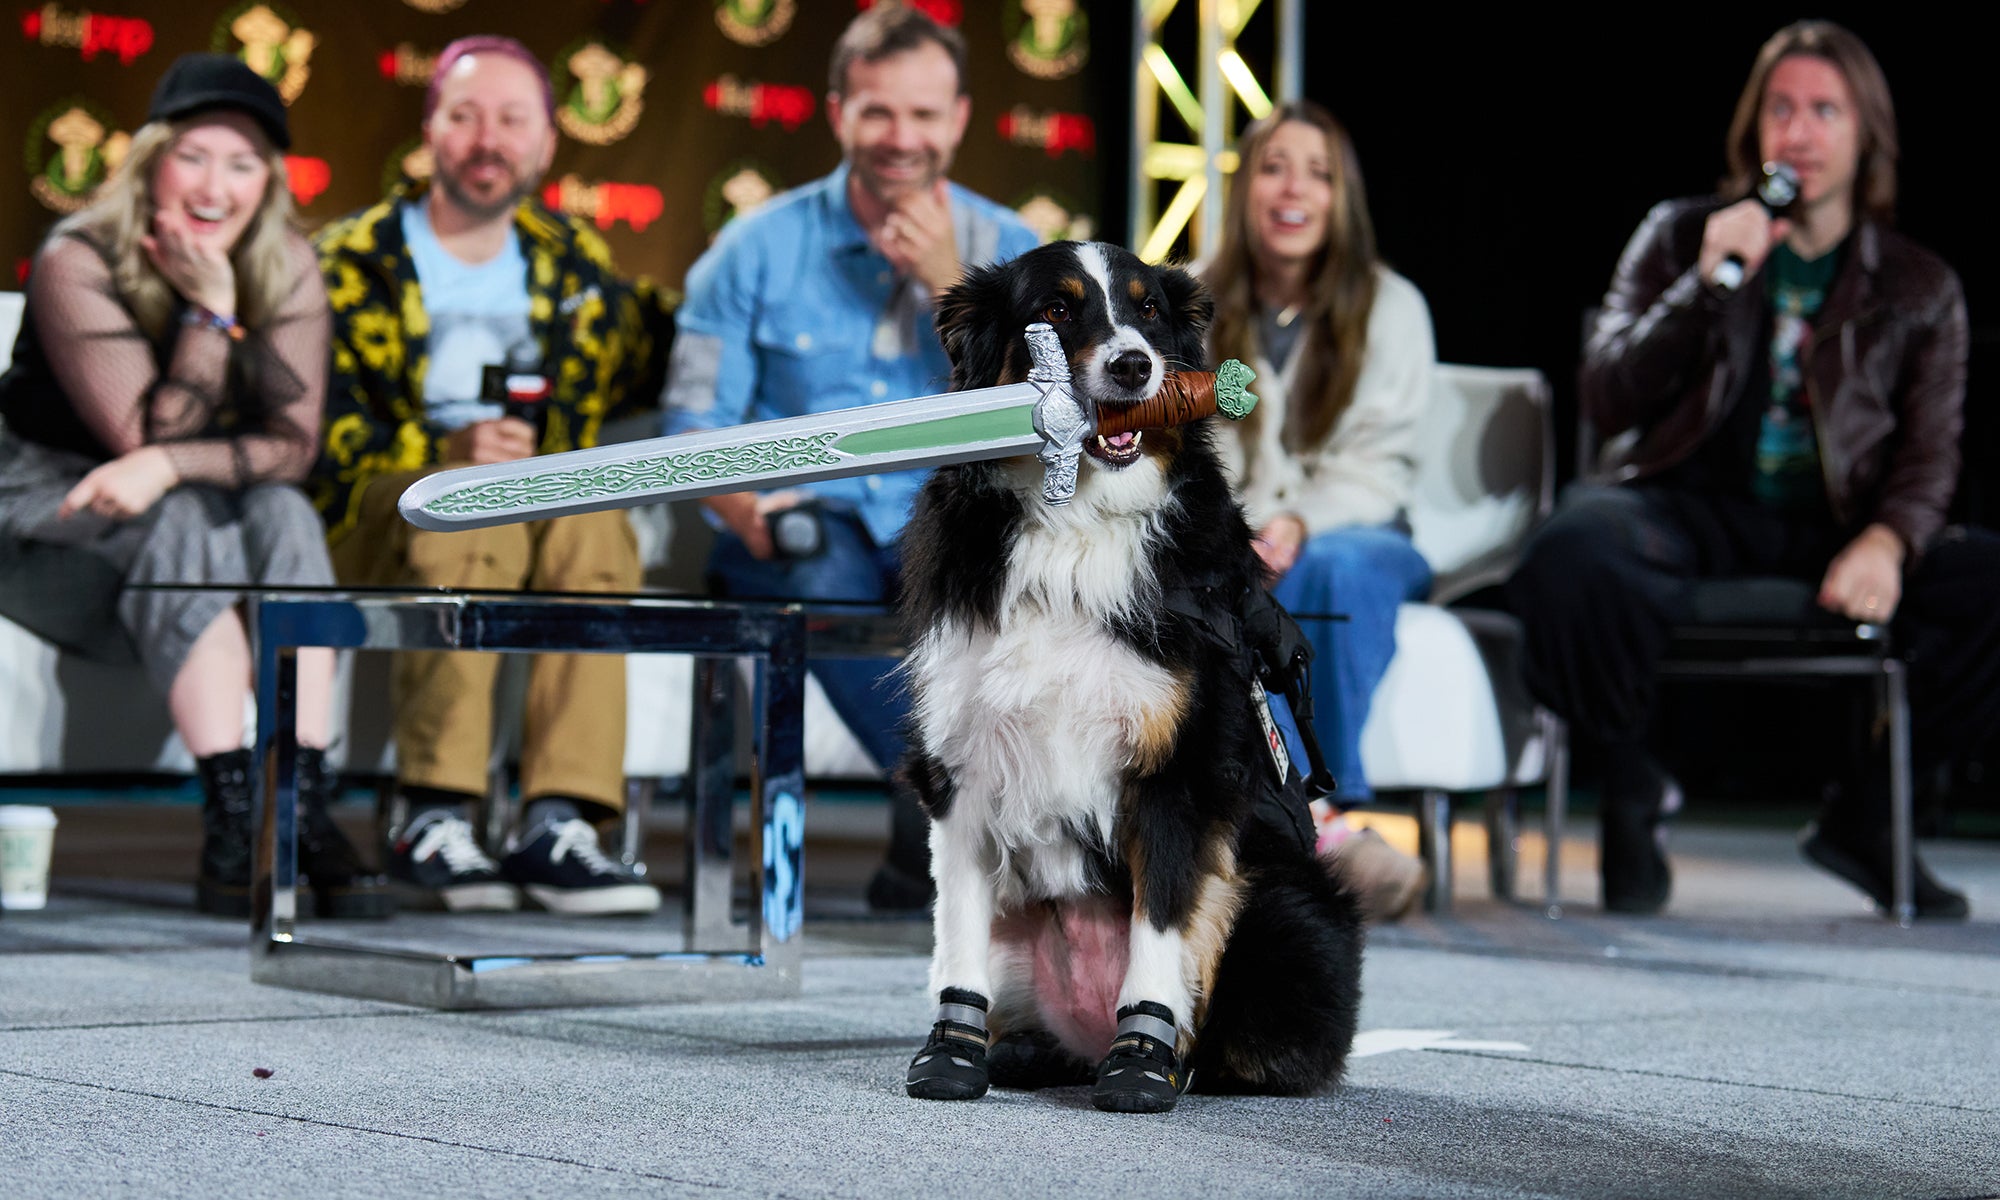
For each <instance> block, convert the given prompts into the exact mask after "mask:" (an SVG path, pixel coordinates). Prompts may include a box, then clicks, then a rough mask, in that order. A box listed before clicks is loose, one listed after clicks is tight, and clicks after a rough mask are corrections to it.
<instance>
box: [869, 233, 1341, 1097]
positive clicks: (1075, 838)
mask: <svg viewBox="0 0 2000 1200" xmlns="http://www.w3.org/2000/svg"><path fill="white" fill-rule="evenodd" d="M1212 309H1213V306H1212V303H1211V302H1210V300H1209V299H1208V296H1207V294H1206V292H1205V291H1204V290H1203V289H1202V287H1201V285H1200V283H1199V282H1198V281H1196V280H1195V279H1194V278H1193V277H1192V276H1190V275H1188V274H1186V273H1185V272H1183V271H1180V270H1175V269H1156V268H1154V267H1151V266H1148V265H1147V264H1145V263H1143V262H1141V261H1140V260H1139V259H1138V258H1137V257H1135V256H1133V255H1132V254H1130V253H1128V252H1126V251H1124V250H1122V249H1119V248H1117V247H1113V246H1108V245H1102V244H1097V243H1074V242H1065V243H1058V244H1054V245H1050V246H1045V247H1042V248H1040V249H1037V250H1034V251H1031V252H1029V253H1027V254H1024V255H1022V256H1020V257H1019V258H1017V259H1014V260H1013V261H1011V262H1009V263H1006V264H1004V265H1001V266H997V267H987V268H980V269H976V270H974V271H972V272H970V273H969V274H968V275H967V276H966V277H965V278H964V279H963V280H962V281H961V282H960V283H959V284H957V285H956V286H955V287H953V288H951V289H950V290H949V291H947V292H946V293H945V294H944V295H942V296H941V297H940V298H939V302H938V308H937V312H938V317H937V320H938V330H939V333H940V335H941V336H942V338H943V340H944V344H945V347H946V349H947V351H948V352H949V353H950V356H951V361H952V364H953V371H952V387H953V390H963V389H966V388H976V387H988V386H993V385H996V384H1001V383H1011V382H1016V381H1018V380H1021V379H1023V378H1025V377H1026V375H1027V371H1028V367H1029V358H1028V352H1027V347H1026V340H1025V336H1024V330H1025V327H1026V326H1027V325H1028V324H1030V323H1032V322H1038V321H1040V322H1047V323H1048V324H1049V325H1051V326H1053V327H1054V328H1055V330H1056V332H1057V334H1058V336H1059V338H1060V340H1061V343H1062V347H1063V351H1064V354H1065V356H1066V357H1067V359H1068V362H1069V367H1070V372H1071V376H1072V386H1073V388H1074V389H1075V394H1076V395H1077V397H1078V398H1079V399H1080V400H1082V401H1084V402H1086V403H1087V404H1094V405H1095V406H1096V407H1097V409H1098V410H1099V411H1100V412H1108V411H1111V410H1114V409H1117V408H1119V407H1120V406H1126V405H1130V404H1133V403H1135V402H1137V401H1140V400H1142V399H1144V398H1146V397H1148V396H1151V395H1152V394H1153V393H1154V392H1155V391H1156V390H1158V389H1159V387H1160V385H1161V382H1162V379H1163V378H1164V376H1165V373H1166V372H1168V371H1170V370H1185V369H1197V368H1199V366H1200V365H1201V363H1202V361H1203V357H1204V352H1203V348H1202V335H1203V330H1204V329H1205V327H1206V325H1207V322H1208V319H1209V317H1210V315H1211V313H1212ZM1042 471H1043V468H1042V466H1041V464H1040V463H1039V462H1038V461H1037V460H1036V459H1034V458H1017V459H1003V460H995V461H987V462H976V463H967V464H964V465H960V466H953V467H945V468H941V469H939V470H938V471H937V472H935V473H934V474H933V476H932V477H931V479H930V481H929V482H928V483H927V484H926V486H925V488H924V489H923V491H922V493H921V495H920V497H919V500H918V502H917V508H916V511H915V513H914V514H913V515H912V518H911V521H910V523H909V525H908V528H907V529H906V531H905V533H904V538H903V557H904V584H903V596H902V602H901V603H902V613H903V620H904V623H905V625H906V627H907V628H906V632H907V635H908V637H909V639H910V646H911V652H910V656H909V659H908V661H907V663H906V664H905V669H906V671H907V684H908V686H909V687H910V688H911V690H912V695H913V701H914V704H913V715H912V726H913V729H912V737H911V743H910V746H911V748H910V752H909V755H908V757H907V758H906V760H905V762H904V764H903V766H902V777H903V779H904V781H905V782H906V783H907V785H908V786H910V787H912V788H914V789H915V790H916V792H917V795H918V796H919V798H920V799H921V801H922V803H923V805H924V807H925V809H926V811H927V812H928V813H929V815H930V817H931V821H932V825H931V850H932V862H933V866H932V870H933V873H934V874H935V876H936V879H937V885H938V896H937V907H936V912H935V935H936V943H935V946H936V948H935V951H934V954H933V958H932V963H931V986H932V989H933V990H934V992H935V993H936V994H937V996H938V1000H939V1008H938V1014H937V1021H936V1024H935V1025H934V1026H933V1027H932V1030H931V1036H930V1039H929V1041H928V1042H927V1043H926V1044H925V1046H924V1048H923V1049H922V1051H921V1052H919V1053H918V1054H917V1056H916V1058H915V1059H914V1060H913V1061H912V1063H911V1065H910V1069H909V1074H908V1077H907V1088H908V1091H909V1094H910V1095H912V1096H917V1097H922V1098H925V1099H936V1100H957V1099H972V1098H974V1097H977V1096H981V1095H983V1094H985V1092H986V1090H987V1087H988V1085H989V1083H995V1084H999V1085H1001V1086H1043V1085H1050V1084H1056V1083H1088V1082H1090V1081H1091V1080H1092V1079H1094V1080H1095V1092H1094V1100H1095V1102H1096V1104H1097V1105H1098V1107H1100V1108H1104V1109H1109V1110H1114V1111H1125V1112H1161V1111H1165V1110H1167V1109H1169V1108H1172V1107H1173V1106H1174V1104H1175V1102H1176V1100H1177V1099H1178V1098H1179V1096H1180V1094H1181V1093H1182V1092H1183V1091H1184V1090H1186V1088H1187V1085H1188V1083H1189V1081H1190V1078H1191V1077H1194V1078H1198V1079H1199V1081H1200V1083H1201V1085H1202V1088H1203V1090H1205V1091H1206V1090H1211V1089H1213V1090H1219V1091H1220V1090H1227V1091H1257V1092H1271V1093H1304V1092H1310V1091H1313V1090H1316V1089H1319V1088H1321V1087H1324V1086H1326V1085H1328V1084H1330V1083H1332V1082H1333V1081H1334V1080H1336V1079H1337V1078H1338V1077H1339V1075H1340V1072H1341V1070H1342V1067H1343V1065H1344V1063H1345V1061H1346V1057H1347V1051H1348V1048H1349V1046H1350V1044H1351V1042H1352V1041H1353V1036H1354V1028H1355V1012H1356V1008H1357V1005H1358V1003H1359V998H1360V956H1361V941H1362V936H1361V922H1360V918H1359V916H1358V915H1357V912H1356V908H1355V904H1354V901H1353V899H1352V897H1351V896H1350V895H1349V894H1348V893H1347V892H1346V891H1345V890H1344V889H1343V888H1342V887H1341V886H1340V885H1339V884H1338V883H1337V882H1336V881H1335V880H1334V879H1332V878H1331V877H1329V875H1328V874H1327V873H1326V871H1325V869H1324V868H1323V867H1322V866H1321V865H1320V864H1319V863H1318V861H1317V860H1315V859H1314V857H1313V855H1312V852H1311V826H1310V820H1309V818H1308V816H1307V815H1306V809H1305V800H1304V795H1303V793H1302V792H1301V791H1300V790H1298V787H1297V784H1296V775H1293V776H1292V777H1291V779H1292V782H1291V784H1290V785H1289V786H1286V785H1285V784H1284V782H1283V780H1282V778H1281V772H1282V771H1283V767H1282V766H1281V764H1280V763H1279V762H1277V761H1274V756H1273V755H1272V754H1271V752H1270V750H1269V748H1268V745H1267V741H1266V731H1265V728H1264V726H1263V724H1262V722H1261V721H1260V717H1259V712H1258V709H1259V707H1260V706H1261V704H1262V692H1261V691H1259V689H1258V686H1257V684H1256V682H1255V679H1256V674H1257V671H1258V655H1257V653H1256V652H1255V644H1256V643H1257V642H1258V641H1259V636H1260V635H1259V634H1258V633H1257V632H1256V631H1257V630H1259V629H1262V630H1265V631H1268V630H1269V629H1270V628H1271V627H1272V625H1273V624H1274V622H1276V621H1281V620H1284V618H1283V615H1282V613H1281V612H1279V611H1278V610H1277V609H1276V606H1275V604H1273V602H1271V601H1270V599H1269V597H1268V594H1267V593H1266V592H1265V591H1264V589H1263V586H1262V582H1261V577H1260V574H1259V564H1258V560H1257V558H1256V556H1255V554H1254V552H1253V551H1252V549H1251V546H1250V533H1249V530H1248V528H1247V526H1246V525H1245V523H1244V520H1243V516H1242V513H1241V511H1240V509H1239V508H1238V507H1237V505H1236V504H1235V502H1234V501H1233V500H1232V498H1231V496H1230V493H1229V488H1228V484H1227V481H1226V480H1225V478H1224V475H1223V472H1222V470H1221V467H1220V466H1219V464H1218V461H1217V459H1216V456H1215V452H1214V450H1213V449H1212V448H1211V446H1210V443H1209V435H1208V432H1207V430H1206V429H1205V428H1204V427H1203V426H1201V425H1193V426H1185V427H1180V428H1175V429H1168V430H1150V431H1146V432H1144V433H1142V434H1123V435H1119V436H1116V437H1112V438H1101V437H1100V438H1096V439H1094V440H1092V441H1090V442H1088V443H1086V446H1085V457H1084V460H1083V462H1082V464H1081V468H1080V470H1079V472H1078V476H1079V478H1078V486H1077V490H1076V495H1075V498H1074V499H1073V500H1072V501H1071V502H1070V503H1069V504H1067V505H1061V506H1057V505H1051V504H1048V503H1046V502H1044V501H1043V499H1042V497H1041V483H1042ZM1287 623H1288V622H1287Z"/></svg>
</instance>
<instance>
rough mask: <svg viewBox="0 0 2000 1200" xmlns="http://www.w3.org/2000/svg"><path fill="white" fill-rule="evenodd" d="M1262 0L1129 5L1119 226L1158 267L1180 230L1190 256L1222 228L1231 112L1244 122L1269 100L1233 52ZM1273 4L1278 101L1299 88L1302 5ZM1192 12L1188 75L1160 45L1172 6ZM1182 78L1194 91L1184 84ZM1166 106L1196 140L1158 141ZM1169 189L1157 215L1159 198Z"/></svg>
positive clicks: (1266, 108)
mask: <svg viewBox="0 0 2000 1200" xmlns="http://www.w3.org/2000/svg"><path fill="white" fill-rule="evenodd" d="M1263 3H1264V0H1132V88H1133V94H1132V119H1133V137H1132V162H1131V182H1132V186H1131V191H1130V195H1131V201H1130V204H1131V209H1130V212H1129V213H1128V216H1129V217H1130V218H1131V220H1130V223H1129V225H1128V228H1130V229H1131V231H1132V238H1133V241H1134V243H1135V244H1136V245H1137V246H1138V248H1139V257H1141V258H1143V259H1145V260H1146V261H1147V262H1159V261H1160V260H1161V259H1164V258H1165V257H1166V256H1167V254H1168V253H1169V252H1170V251H1172V250H1173V248H1174V244H1175V243H1176V242H1177V241H1178V240H1179V238H1180V236H1181V234H1182V233H1183V232H1184V231H1191V232H1190V236H1189V254H1190V257H1196V258H1198V257H1200V256H1202V255H1203V254H1206V253H1209V252H1211V251H1212V250H1213V249H1214V247H1215V242H1216V239H1217V237H1218V236H1220V234H1221V231H1222V206H1223V197H1224V192H1223V187H1222V181H1223V177H1224V176H1225V175H1227V174H1229V173H1230V172H1231V171H1234V170H1235V169H1236V150H1235V141H1236V116H1237V113H1236V109H1237V105H1239V104H1240V105H1241V106H1242V109H1243V112H1245V113H1247V114H1248V115H1249V116H1250V117H1251V118H1252V119H1253V120H1254V119H1256V118H1258V117H1262V116H1263V115H1264V114H1266V113H1268V112H1270V111H1271V104H1272V101H1271V96H1270V93H1269V92H1267V91H1266V90H1265V87H1264V85H1263V83H1261V82H1259V81H1258V79H1257V76H1256V73H1255V72H1253V71H1252V70H1251V69H1250V64H1249V63H1248V62H1246V61H1245V60H1244V58H1243V56H1242V55H1241V54H1239V53H1238V52H1237V49H1236V39H1237V37H1238V36H1239V35H1241V34H1242V32H1243V29H1244V27H1245V26H1246V25H1248V24H1249V22H1250V18H1251V16H1252V15H1253V14H1255V13H1256V11H1257V9H1258V8H1259V7H1260V6H1261V4H1263ZM1270 3H1272V4H1274V5H1275V6H1276V20H1275V21H1274V22H1273V26H1274V33H1273V36H1274V38H1275V40H1276V42H1277V45H1276V46H1275V47H1274V53H1273V54H1272V55H1271V60H1272V62H1274V63H1275V64H1276V67H1277V75H1278V78H1277V89H1276V90H1277V96H1278V99H1279V100H1281V101H1282V100H1292V99H1296V98H1297V97H1298V95H1299V88H1300V58H1299V56H1300V42H1301V27H1302V25H1303V22H1304V9H1305V0H1270ZM1184 4H1186V5H1196V6H1198V7H1199V21H1200V34H1199V37H1198V38H1197V43H1198V44H1197V48H1196V57H1195V61H1194V63H1193V64H1192V67H1193V70H1192V71H1191V72H1189V71H1184V70H1183V69H1182V67H1181V66H1179V65H1176V64H1175V62H1174V59H1173V56H1172V55H1171V54H1170V53H1168V51H1167V48H1166V47H1165V46H1164V45H1163V44H1162V43H1161V38H1160V34H1161V30H1162V29H1163V28H1164V27H1165V25H1166V22H1167V18H1168V17H1170V16H1172V15H1173V13H1174V10H1175V9H1177V8H1179V7H1181V6H1182V5H1184ZM1189 74H1192V75H1193V76H1194V80H1195V86H1194V88H1192V89H1190V88H1189V87H1188V84H1187V76H1188V75H1189ZM1163 105H1171V106H1172V108H1173V110H1174V112H1175V113H1176V114H1178V116H1179V117H1180V121H1181V123H1182V124H1183V125H1185V126H1186V127H1187V129H1188V132H1189V133H1190V134H1191V135H1193V136H1194V137H1195V138H1196V139H1197V141H1196V142H1195V143H1192V144H1191V143H1188V142H1171V141H1165V140H1162V137H1161V131H1160V110H1161V108H1162V107H1163ZM1168 191H1171V192H1172V199H1170V200H1169V201H1168V202H1167V206H1166V208H1165V210H1164V211H1163V210H1162V209H1161V208H1160V197H1161V196H1162V195H1163V194H1164V193H1166V192H1168Z"/></svg>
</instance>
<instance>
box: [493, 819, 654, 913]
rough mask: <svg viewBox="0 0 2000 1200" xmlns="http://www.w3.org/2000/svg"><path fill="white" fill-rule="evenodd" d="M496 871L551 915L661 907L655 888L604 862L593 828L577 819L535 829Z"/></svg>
mask: <svg viewBox="0 0 2000 1200" xmlns="http://www.w3.org/2000/svg"><path fill="white" fill-rule="evenodd" d="M500 869H501V871H502V872H504V873H505V874H506V877H507V878H508V879H510V880H512V881H514V882H515V883H517V884H519V885H520V886H521V889H522V890H523V891H525V892H527V893H528V896H529V897H530V898H531V899H533V900H534V901H535V903H537V904H539V905H541V906H542V907H543V908H546V909H548V910H549V911H550V912H558V913H574V914H579V915H591V916H598V915H609V914H613V913H649V912H656V911H658V910H659V907H660V891H659V889H658V888H656V887H654V886H653V885H652V884H650V883H647V882H646V881H645V880H643V879H641V878H639V875H638V873H637V872H635V871H633V870H632V869H631V868H630V867H627V866H625V865H624V864H623V863H618V862H613V861H612V860H611V859H609V858H607V857H605V854H604V851H603V849H602V848H601V847H599V846H598V844H597V830H596V828H594V827H593V826H592V825H591V824H590V822H588V821H585V820H583V819H582V818H580V817H573V818H571V819H570V820H567V821H550V822H546V823H544V824H541V825H538V826H536V827H535V828H534V829H532V830H530V831H529V832H528V836H527V839H526V840H525V841H523V842H521V844H520V845H519V846H517V847H515V848H514V850H512V851H511V852H510V853H509V854H508V855H507V857H506V859H505V860H504V861H503V862H502V863H501V866H500Z"/></svg>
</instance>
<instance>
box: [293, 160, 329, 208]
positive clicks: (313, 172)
mask: <svg viewBox="0 0 2000 1200" xmlns="http://www.w3.org/2000/svg"><path fill="white" fill-rule="evenodd" d="M332 182H333V168H332V167H329V166H327V165H326V160H325V159H323V158H307V157H306V156H305V155H303V154H287V155H285V184H286V186H288V187H289V188H290V189H291V192H292V199H294V200H296V201H298V202H299V207H300V208H304V207H305V206H306V205H308V204H311V203H312V202H313V201H315V200H317V199H319V198H320V194H321V193H323V192H325V191H326V188H327V185H328V184H330V183H332Z"/></svg>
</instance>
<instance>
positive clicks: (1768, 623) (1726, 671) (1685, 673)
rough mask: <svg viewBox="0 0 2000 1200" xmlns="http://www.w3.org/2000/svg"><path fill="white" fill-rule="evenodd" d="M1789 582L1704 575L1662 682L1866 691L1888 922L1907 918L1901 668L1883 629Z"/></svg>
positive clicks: (1907, 772)
mask: <svg viewBox="0 0 2000 1200" xmlns="http://www.w3.org/2000/svg"><path fill="white" fill-rule="evenodd" d="M1816 593H1817V589H1816V588H1815V587H1814V586H1813V585H1812V584H1810V583H1807V582H1804V581H1802V580H1797V579H1778V578H1762V577H1751V578H1742V579H1707V580H1702V581H1700V582H1698V583H1696V584H1695V585H1694V589H1693V592H1692V594H1691V597H1690V604H1689V608H1690V617H1689V619H1688V621H1687V622H1686V623H1685V624H1682V625H1679V626H1677V627H1676V628H1675V629H1674V633H1673V640H1672V642H1671V643H1669V645H1668V648H1667V655H1666V658H1665V659H1664V660H1663V661H1662V662H1661V664H1660V673H1661V674H1662V675H1663V676H1667V677H1673V678H1681V679H1737V680H1742V679H1753V680H1774V679H1797V678H1807V677H1821V678H1833V677H1845V678H1856V679H1864V680H1868V681H1870V682H1872V683H1873V685H1874V699H1875V720H1874V724H1873V728H1874V729H1875V730H1877V731H1879V732H1880V733H1881V734H1882V735H1883V736H1885V737H1886V738H1887V739H1888V743H1889V766H1888V770H1889V830H1890V852H1891V861H1892V862H1893V863H1894V881H1893V893H1892V896H1891V900H1892V903H1891V905H1890V909H1889V914H1888V915H1889V916H1891V917H1893V918H1894V919H1895V921H1896V923H1897V924H1899V925H1903V926H1908V925H1909V924H1910V922H1911V921H1912V920H1913V919H1914V918H1915V916H1916V901H1915V896H1914V888H1915V880H1916V874H1915V872H1916V843H1915V840H1914V831H1913V826H1914V817H1913V815H1912V811H1913V808H1914V803H1913V799H1912V793H1913V790H1914V788H1913V780H1912V772H1911V766H1910V700H1909V687H1908V677H1907V664H1905V663H1904V661H1903V659H1902V656H1901V655H1900V654H1899V653H1898V652H1897V650H1896V647H1895V645H1894V643H1893V641H1892V639H1891V638H1890V636H1889V627H1888V626H1886V625H1873V624H1856V623H1855V622H1852V621H1849V620H1847V619H1845V618H1843V617H1840V616H1837V615H1835V614H1833V613H1830V612H1827V611H1826V610H1825V609H1822V608H1820V607H1819V605H1818V604H1817V603H1816V602H1815V596H1816Z"/></svg>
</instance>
